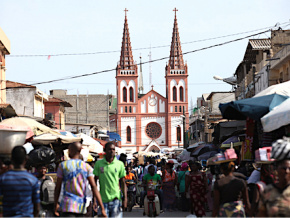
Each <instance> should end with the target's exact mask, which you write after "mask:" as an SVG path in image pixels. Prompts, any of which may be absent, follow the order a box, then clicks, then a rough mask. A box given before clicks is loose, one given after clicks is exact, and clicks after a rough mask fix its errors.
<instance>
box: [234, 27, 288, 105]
mask: <svg viewBox="0 0 290 218" xmlns="http://www.w3.org/2000/svg"><path fill="white" fill-rule="evenodd" d="M289 43H290V30H282V29H278V30H273V31H271V38H270V39H250V40H249V43H248V46H247V49H246V52H245V55H244V58H243V61H242V62H241V63H240V64H239V66H238V67H237V69H236V72H235V76H236V77H237V86H236V90H235V97H236V99H237V100H239V99H243V98H250V97H252V96H254V95H255V94H257V93H259V92H261V91H262V90H264V89H266V88H267V87H269V86H271V85H274V84H277V83H281V82H283V81H287V80H289V74H290V72H289V62H288V60H289V48H288V47H289Z"/></svg>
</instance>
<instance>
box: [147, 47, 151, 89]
mask: <svg viewBox="0 0 290 218" xmlns="http://www.w3.org/2000/svg"><path fill="white" fill-rule="evenodd" d="M148 56H149V90H150V87H151V86H152V69H151V60H152V59H151V58H152V56H151V44H150V50H149V55H148Z"/></svg>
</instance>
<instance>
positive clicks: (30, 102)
mask: <svg viewBox="0 0 290 218" xmlns="http://www.w3.org/2000/svg"><path fill="white" fill-rule="evenodd" d="M35 91H36V89H35V88H15V89H14V88H10V89H7V90H6V98H7V99H6V102H7V103H8V104H11V105H12V107H13V108H14V110H15V112H16V113H17V114H18V115H26V116H31V117H33V116H35V115H34V98H35V97H34V96H35ZM23 96H25V98H23Z"/></svg>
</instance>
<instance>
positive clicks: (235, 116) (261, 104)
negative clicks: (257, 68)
mask: <svg viewBox="0 0 290 218" xmlns="http://www.w3.org/2000/svg"><path fill="white" fill-rule="evenodd" d="M287 98H288V96H283V95H278V94H272V95H265V96H260V97H256V98H246V99H242V100H238V101H231V102H229V103H221V104H219V109H220V111H221V113H222V115H223V118H225V119H229V120H245V119H246V118H247V117H249V118H251V119H254V120H259V119H260V118H261V117H262V116H264V115H265V114H267V113H268V112H269V111H271V110H272V109H273V108H274V107H276V106H278V105H279V104H281V103H282V102H283V101H285V100H286V99H287Z"/></svg>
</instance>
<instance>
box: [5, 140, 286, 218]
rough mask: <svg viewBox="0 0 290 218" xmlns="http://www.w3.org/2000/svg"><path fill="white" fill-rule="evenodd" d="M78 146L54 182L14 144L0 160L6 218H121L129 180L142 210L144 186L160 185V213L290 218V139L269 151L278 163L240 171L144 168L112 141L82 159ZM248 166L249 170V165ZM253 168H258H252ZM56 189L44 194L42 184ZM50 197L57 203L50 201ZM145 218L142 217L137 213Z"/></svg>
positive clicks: (166, 165) (231, 166) (168, 164)
mask: <svg viewBox="0 0 290 218" xmlns="http://www.w3.org/2000/svg"><path fill="white" fill-rule="evenodd" d="M81 149H82V145H81V144H80V143H79V142H76V143H72V144H70V145H69V157H70V159H69V160H66V161H63V162H61V163H60V164H59V166H58V167H57V179H56V181H53V179H52V178H51V177H50V176H47V175H46V170H47V168H46V166H38V167H37V173H36V175H32V174H31V173H29V172H27V170H26V168H25V163H26V160H27V154H26V150H25V149H24V147H23V146H16V147H14V148H13V150H12V153H11V162H9V161H7V160H6V161H5V162H2V166H1V175H0V195H1V196H3V198H2V207H3V216H4V217H6V216H26V217H32V216H39V215H40V211H41V210H42V211H43V210H47V211H49V210H50V211H52V215H53V216H64V217H84V216H88V217H92V216H95V215H98V216H103V217H121V216H122V210H126V208H127V186H126V180H132V181H134V182H135V184H136V186H137V190H139V192H138V193H137V195H138V194H139V196H137V197H139V198H140V200H139V201H136V206H137V203H138V204H139V207H141V208H142V207H144V198H145V196H146V194H147V192H146V188H147V187H148V185H149V184H151V185H152V184H153V185H154V187H155V190H154V192H155V194H156V195H158V197H159V200H160V209H161V213H163V212H165V213H167V212H171V211H174V210H175V211H176V210H181V211H185V212H186V211H187V212H190V213H191V214H194V215H195V216H197V217H203V216H206V215H207V216H213V217H217V216H219V217H238V216H239V217H240V216H241V217H245V216H253V217H255V216H263V217H266V216H271V217H272V216H290V141H289V138H285V139H283V140H279V141H277V142H276V143H274V144H273V145H272V158H273V159H275V161H274V162H273V161H269V162H263V163H261V162H256V163H255V162H253V163H251V164H249V163H247V164H240V165H237V162H236V160H232V159H224V160H222V161H216V162H215V163H214V164H208V165H207V166H203V165H202V164H201V163H200V162H198V161H187V162H182V163H181V162H180V163H178V164H177V163H176V162H173V161H172V160H169V161H166V160H165V159H161V160H160V159H159V160H156V159H154V158H151V159H150V160H148V161H146V162H145V164H142V165H140V164H139V162H138V159H134V160H131V161H127V160H126V158H125V159H121V160H118V159H117V158H116V155H115V145H114V143H111V142H108V143H107V144H106V145H105V147H104V151H105V156H104V158H103V159H101V160H98V161H96V162H95V163H93V164H92V163H91V164H89V163H86V162H84V161H83V160H82V157H81V154H80V153H81ZM246 165H247V168H246V169H247V170H244V169H245V166H246ZM250 165H252V166H253V169H252V170H251V168H250V167H249V166H250ZM44 182H45V183H44ZM52 184H54V185H55V186H52V187H53V188H50V189H49V188H47V189H46V191H45V192H43V186H50V185H52ZM50 191H52V192H53V199H52V201H50V204H49V203H46V204H43V202H44V201H46V202H48V200H44V199H49V196H50ZM140 216H142V214H140Z"/></svg>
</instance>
